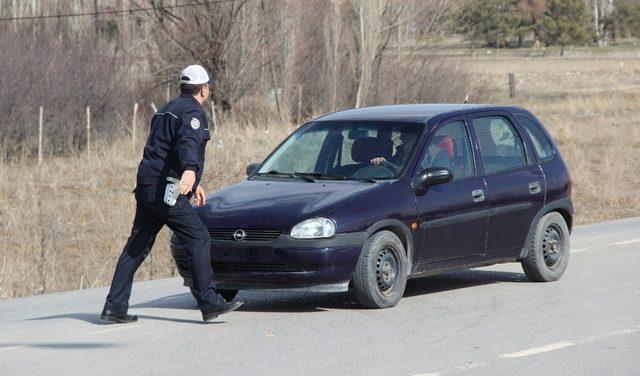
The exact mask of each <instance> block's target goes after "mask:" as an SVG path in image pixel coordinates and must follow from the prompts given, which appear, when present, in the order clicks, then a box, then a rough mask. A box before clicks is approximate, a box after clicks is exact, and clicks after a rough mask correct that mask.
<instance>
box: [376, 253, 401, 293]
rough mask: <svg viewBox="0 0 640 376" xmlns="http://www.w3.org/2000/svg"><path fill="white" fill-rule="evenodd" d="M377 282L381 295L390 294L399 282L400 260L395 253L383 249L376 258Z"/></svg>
mask: <svg viewBox="0 0 640 376" xmlns="http://www.w3.org/2000/svg"><path fill="white" fill-rule="evenodd" d="M376 280H377V282H378V289H380V292H381V293H383V294H384V293H388V292H389V291H391V289H393V287H394V286H395V284H396V282H397V281H398V260H397V258H396V254H395V251H394V250H392V249H391V248H383V249H382V250H380V252H379V253H378V257H377V258H376Z"/></svg>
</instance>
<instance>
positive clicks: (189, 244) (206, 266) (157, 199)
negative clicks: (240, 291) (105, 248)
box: [100, 65, 243, 323]
mask: <svg viewBox="0 0 640 376" xmlns="http://www.w3.org/2000/svg"><path fill="white" fill-rule="evenodd" d="M209 90H210V88H209V75H208V74H207V72H206V70H205V69H204V68H203V67H201V66H200V65H191V66H188V67H187V68H185V69H184V70H183V71H182V74H181V75H180V91H181V95H180V96H179V97H177V98H175V99H173V100H172V101H171V102H169V103H167V104H166V105H165V106H164V107H162V108H161V109H160V110H159V111H158V112H157V113H156V114H155V115H154V116H153V118H152V120H151V129H150V132H149V138H148V139H147V143H146V145H145V148H144V153H143V157H142V161H141V162H140V165H139V166H138V177H137V184H136V189H135V190H134V192H135V197H136V215H135V219H134V221H133V228H132V229H131V236H129V240H128V241H127V244H126V245H125V247H124V250H123V251H122V255H121V256H120V259H119V260H118V265H117V266H116V271H115V274H114V276H113V282H112V283H111V290H110V291H109V295H108V296H107V301H106V303H105V305H104V310H103V311H102V315H101V316H100V317H101V319H102V320H104V321H107V322H113V323H127V322H133V321H136V320H137V319H138V318H137V317H136V316H133V315H128V314H127V310H128V308H129V296H130V295H131V285H132V283H133V276H134V274H135V272H136V270H137V269H138V267H139V266H140V264H142V262H143V261H144V259H145V257H146V256H147V255H148V254H149V251H150V250H151V247H152V246H153V243H154V241H155V239H156V235H157V234H158V231H160V229H161V228H162V227H163V226H164V225H167V226H168V227H169V228H170V229H171V230H172V231H173V232H174V233H175V234H176V236H177V237H178V240H179V241H180V242H181V243H182V244H183V245H184V246H185V248H186V249H187V250H188V251H189V260H190V261H191V263H190V264H191V274H192V276H193V283H194V286H193V295H194V297H195V298H196V301H197V302H198V307H199V308H200V310H201V311H202V318H203V320H204V321H205V322H208V321H210V320H213V319H215V318H216V317H217V316H218V315H220V314H223V313H227V312H230V311H233V310H236V309H238V308H239V307H240V306H241V305H242V304H243V303H242V302H226V301H225V300H224V298H222V296H221V295H220V294H218V292H217V291H216V289H215V287H214V284H213V271H212V269H211V260H210V258H211V255H210V246H211V238H210V236H209V233H208V231H207V229H206V228H205V226H204V225H203V223H202V222H201V221H200V218H199V217H198V215H197V214H196V211H195V209H194V208H193V207H192V206H191V204H190V198H191V197H192V196H193V195H194V194H195V200H196V202H197V204H198V205H199V206H202V205H204V203H205V192H204V189H203V188H202V187H201V186H200V178H201V177H202V171H203V170H204V152H205V147H206V144H207V141H208V140H209V139H210V135H209V127H208V125H207V118H206V117H205V114H204V111H203V108H202V104H203V103H204V102H205V101H206V100H207V98H208V97H209V93H210V91H209ZM168 177H172V178H175V179H179V181H180V183H179V190H180V195H179V196H178V198H177V200H176V203H175V204H174V205H173V206H169V205H168V204H167V203H165V202H164V195H165V189H166V185H167V183H168V182H167V178H168Z"/></svg>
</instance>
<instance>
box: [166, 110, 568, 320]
mask: <svg viewBox="0 0 640 376" xmlns="http://www.w3.org/2000/svg"><path fill="white" fill-rule="evenodd" d="M247 175H248V177H247V179H246V180H244V181H242V182H240V183H238V184H234V185H230V186H227V187H225V188H223V189H220V190H219V191H216V192H213V193H211V194H210V195H209V196H208V200H207V204H206V205H205V206H204V207H202V208H198V214H199V215H200V218H201V219H202V221H203V223H204V224H205V225H206V226H207V228H208V229H209V232H210V234H211V239H212V246H211V261H212V265H213V271H214V280H215V282H216V286H217V287H218V288H219V289H220V290H221V292H222V294H223V295H224V296H225V298H226V299H227V300H231V299H233V298H234V297H235V295H236V293H237V292H238V290H245V289H247V290H249V289H251V290H253V289H298V290H299V289H304V290H311V291H325V292H327V291H329V292H340V291H348V290H353V291H354V293H355V297H356V300H357V301H358V303H360V304H361V305H362V306H365V307H373V308H385V307H392V306H394V305H396V304H397V303H398V301H399V300H400V298H401V297H402V295H403V293H404V290H405V286H406V281H407V279H408V278H415V277H420V276H426V275H433V274H436V273H440V272H443V271H449V270H454V269H465V268H473V267H478V266H484V265H491V264H497V263H504V262H514V261H517V262H520V263H521V264H522V267H523V269H524V271H525V273H526V275H527V276H528V277H529V279H531V280H533V281H555V280H557V279H559V278H560V277H561V276H562V274H563V273H564V271H565V269H566V267H567V263H568V261H569V236H570V233H571V226H572V222H573V205H572V203H571V179H570V175H569V171H568V169H567V166H566V164H565V162H564V161H563V160H562V157H561V156H560V152H559V151H558V148H557V146H556V144H555V143H554V142H553V140H552V139H551V136H550V135H549V133H548V132H547V131H546V130H545V128H544V127H543V125H542V124H541V123H540V121H539V120H538V119H536V117H535V116H533V115H532V114H531V113H530V112H529V111H527V110H525V109H523V108H520V107H513V106H490V105H472V104H416V105H395V106H380V107H370V108H362V109H353V110H346V111H340V112H336V113H332V114H328V115H324V116H321V117H319V118H316V119H314V120H312V121H310V122H308V123H306V124H304V125H302V126H301V127H300V128H298V129H297V130H296V131H295V132H293V133H292V134H291V135H290V136H289V137H288V138H286V139H285V140H284V141H283V142H282V143H281V144H280V145H279V146H278V147H277V148H276V149H275V150H274V151H273V152H272V153H271V154H270V155H269V156H268V157H267V158H266V159H265V160H264V161H263V162H262V163H260V164H250V165H249V166H248V167H247ZM171 251H172V254H173V257H174V259H175V261H176V264H177V266H178V271H179V272H180V274H181V275H182V277H183V278H184V281H185V285H187V286H189V285H191V283H192V282H191V274H190V271H189V270H190V267H189V260H188V257H187V252H186V250H185V249H184V248H183V247H182V246H181V245H180V244H179V242H178V240H177V239H176V237H175V236H174V237H172V240H171Z"/></svg>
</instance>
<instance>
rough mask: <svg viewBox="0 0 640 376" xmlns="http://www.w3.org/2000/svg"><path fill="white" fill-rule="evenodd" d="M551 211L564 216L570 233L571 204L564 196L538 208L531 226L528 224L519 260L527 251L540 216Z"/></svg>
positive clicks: (571, 225)
mask: <svg viewBox="0 0 640 376" xmlns="http://www.w3.org/2000/svg"><path fill="white" fill-rule="evenodd" d="M552 212H556V213H559V214H560V215H561V216H562V218H564V221H565V222H566V223H567V227H568V228H569V234H571V231H572V230H573V204H572V203H571V200H570V199H568V198H566V199H560V200H556V201H552V202H550V203H548V204H547V205H545V206H544V207H543V208H542V209H540V211H538V214H536V216H535V218H534V219H533V221H532V222H531V226H529V233H528V234H527V240H526V241H525V243H524V246H523V247H522V250H521V251H520V256H519V257H518V259H519V260H520V259H523V258H524V257H526V256H527V254H528V253H529V247H528V246H527V245H528V244H529V242H530V241H531V237H532V236H533V233H534V231H535V229H536V226H538V222H540V218H542V217H543V216H545V215H547V214H549V213H552Z"/></svg>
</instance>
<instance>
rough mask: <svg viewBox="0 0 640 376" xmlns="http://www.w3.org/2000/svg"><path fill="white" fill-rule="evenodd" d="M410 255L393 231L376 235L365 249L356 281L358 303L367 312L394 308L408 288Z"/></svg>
mask: <svg viewBox="0 0 640 376" xmlns="http://www.w3.org/2000/svg"><path fill="white" fill-rule="evenodd" d="M407 274H408V273H407V254H406V252H405V249H404V246H403V245H402V242H401V241H400V239H398V237H397V236H396V235H395V234H394V233H393V232H391V231H380V232H377V233H375V234H373V235H372V236H371V237H370V238H369V239H368V240H367V242H366V243H365V244H364V247H363V248H362V252H361V253H360V257H359V258H358V264H357V265H356V270H355V273H354V277H353V285H354V292H355V296H356V301H357V302H358V304H360V305H361V306H363V307H367V308H388V307H393V306H395V305H396V304H398V302H399V301H400V299H401V298H402V295H403V294H404V289H405V287H406V286H407Z"/></svg>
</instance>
